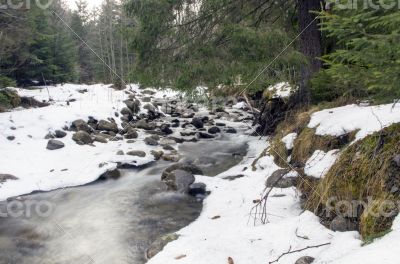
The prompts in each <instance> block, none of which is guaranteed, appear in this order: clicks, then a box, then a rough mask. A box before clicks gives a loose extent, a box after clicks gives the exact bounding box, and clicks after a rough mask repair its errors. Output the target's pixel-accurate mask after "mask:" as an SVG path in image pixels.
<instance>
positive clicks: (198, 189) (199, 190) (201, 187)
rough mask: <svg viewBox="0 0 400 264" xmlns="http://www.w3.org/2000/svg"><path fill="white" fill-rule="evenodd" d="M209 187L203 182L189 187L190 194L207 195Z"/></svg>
mask: <svg viewBox="0 0 400 264" xmlns="http://www.w3.org/2000/svg"><path fill="white" fill-rule="evenodd" d="M206 189H207V186H206V185H205V184H204V183H202V182H196V183H193V184H191V185H190V186H189V192H188V193H189V194H190V195H192V196H196V195H206V193H207V191H206Z"/></svg>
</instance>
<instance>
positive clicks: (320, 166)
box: [304, 149, 339, 178]
mask: <svg viewBox="0 0 400 264" xmlns="http://www.w3.org/2000/svg"><path fill="white" fill-rule="evenodd" d="M338 156H339V150H337V149H334V150H331V151H328V153H325V152H324V151H322V150H316V151H315V152H314V154H313V155H312V156H311V158H309V159H308V161H307V162H306V165H305V167H304V172H305V173H306V174H307V175H308V176H311V177H315V178H323V177H324V176H325V175H326V174H327V173H328V171H329V169H330V168H331V167H332V166H333V164H334V163H335V161H336V159H337V158H338Z"/></svg>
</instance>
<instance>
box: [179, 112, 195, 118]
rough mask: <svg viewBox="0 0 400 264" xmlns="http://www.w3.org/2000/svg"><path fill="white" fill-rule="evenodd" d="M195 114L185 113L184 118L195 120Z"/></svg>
mask: <svg viewBox="0 0 400 264" xmlns="http://www.w3.org/2000/svg"><path fill="white" fill-rule="evenodd" d="M194 115H195V113H183V115H182V117H183V118H193V117H194Z"/></svg>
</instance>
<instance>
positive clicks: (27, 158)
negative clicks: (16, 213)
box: [0, 84, 176, 200]
mask: <svg viewBox="0 0 400 264" xmlns="http://www.w3.org/2000/svg"><path fill="white" fill-rule="evenodd" d="M132 89H133V90H134V91H136V92H139V89H138V87H137V86H135V85H133V86H132ZM16 90H17V91H18V93H19V94H20V95H21V96H31V97H34V98H35V99H37V100H39V101H42V100H46V101H47V100H48V99H49V93H50V97H51V98H52V99H53V100H54V102H53V103H52V104H51V105H50V106H48V107H44V108H33V109H22V108H21V109H16V110H14V111H11V112H7V113H0V131H1V136H0V174H11V175H13V176H15V177H17V178H18V180H9V181H6V182H5V183H3V184H0V200H4V199H7V198H8V197H12V196H17V195H21V194H27V193H30V192H32V191H37V190H43V191H48V190H53V189H57V188H63V187H66V186H78V185H82V184H86V183H89V182H92V181H94V180H96V179H97V178H98V177H99V176H100V175H101V174H103V173H104V172H106V171H108V170H112V169H115V168H116V167H117V162H121V163H127V164H132V165H142V164H145V163H148V162H151V161H153V160H154V158H153V156H152V155H151V154H150V151H151V150H152V149H154V147H150V146H147V145H145V144H144V142H143V140H140V139H142V138H143V137H144V136H145V135H144V133H139V138H138V140H136V142H135V143H133V144H126V142H125V143H124V142H123V141H110V142H108V143H107V144H103V143H99V142H95V143H94V145H95V147H94V146H89V145H85V146H80V145H77V144H76V143H75V142H74V141H73V140H72V134H73V132H68V131H66V132H67V133H68V134H67V136H66V137H65V138H62V139H59V140H60V141H62V142H63V143H64V144H65V147H64V148H62V149H59V150H53V151H50V150H47V149H46V146H47V142H48V140H47V139H44V137H45V136H46V135H47V134H48V133H49V132H52V131H55V130H62V128H63V127H64V126H68V127H69V126H70V125H71V123H72V122H73V121H74V120H77V119H84V120H87V119H88V117H89V116H92V117H94V118H96V119H98V120H101V119H105V120H107V118H109V117H113V118H114V119H115V121H116V123H118V124H119V125H120V124H121V121H120V119H119V118H116V117H115V113H116V112H119V111H120V110H121V108H122V107H125V104H124V103H123V101H124V100H126V99H128V94H126V93H125V91H116V90H114V89H110V88H109V85H101V84H98V85H73V84H65V85H63V86H61V85H60V86H56V87H48V91H47V89H38V90H25V89H16ZM84 90H86V91H85V92H83V91H84ZM174 95H176V93H174V92H172V91H165V92H157V93H156V94H155V95H153V96H154V97H155V98H163V97H164V96H169V97H171V96H174ZM71 99H73V100H72V101H73V102H70V103H69V105H67V101H71ZM142 111H143V110H142ZM9 136H14V137H15V140H12V141H10V140H8V139H7V137H9ZM118 150H123V151H124V152H126V151H129V150H144V151H145V152H146V153H147V155H146V157H144V158H140V157H133V156H129V155H122V156H121V155H116V152H117V151H118Z"/></svg>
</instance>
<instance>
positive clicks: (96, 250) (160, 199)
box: [0, 136, 247, 264]
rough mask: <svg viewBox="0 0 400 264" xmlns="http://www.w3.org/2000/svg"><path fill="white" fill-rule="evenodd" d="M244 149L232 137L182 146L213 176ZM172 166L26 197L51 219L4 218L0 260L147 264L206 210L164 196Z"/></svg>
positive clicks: (174, 196) (237, 159)
mask: <svg viewBox="0 0 400 264" xmlns="http://www.w3.org/2000/svg"><path fill="white" fill-rule="evenodd" d="M246 152H247V145H246V143H245V142H238V141H237V140H236V139H235V136H223V137H222V138H220V139H218V140H209V141H201V142H198V143H186V144H183V145H181V147H180V153H181V154H183V156H184V157H186V158H185V160H187V161H191V162H194V163H195V164H196V165H198V166H199V167H200V168H202V169H203V171H204V173H205V174H206V175H209V176H215V175H217V174H219V173H220V172H223V171H225V170H227V169H229V168H230V167H232V166H234V165H236V164H238V163H239V162H240V161H241V160H242V157H243V155H245V154H246ZM169 165H171V163H167V162H162V161H160V162H157V163H153V164H151V165H148V166H147V167H146V168H141V169H130V170H123V171H122V177H121V178H120V179H118V180H110V181H98V182H95V183H92V184H88V185H85V186H81V187H75V188H67V189H62V190H56V191H52V192H48V193H37V194H32V195H28V196H24V197H23V198H22V199H23V200H24V202H27V201H28V202H32V203H34V202H41V201H42V202H43V201H45V202H49V203H51V204H52V206H53V208H54V210H53V211H52V213H51V214H50V216H48V217H40V216H37V215H36V216H35V214H33V215H32V216H31V217H16V218H4V217H0V263H1V264H17V263H18V264H55V263H57V264H59V263H60V264H70V263H71V264H72V263H73V264H90V263H96V264H103V263H104V264H106V263H107V264H110V263H115V264H123V263H131V264H141V263H145V262H146V260H145V257H144V255H145V253H144V252H145V250H146V248H147V247H148V246H149V245H150V244H151V243H152V241H154V240H155V239H157V238H158V237H159V236H161V235H164V234H168V233H171V232H175V231H177V230H179V229H181V228H182V227H184V226H186V225H188V224H189V223H191V222H192V221H194V220H195V219H196V218H197V217H198V215H199V214H200V211H201V209H202V203H201V202H199V201H196V199H194V198H192V197H189V196H187V195H183V194H177V193H173V192H167V191H166V189H165V186H164V184H163V183H161V182H160V175H161V172H162V171H163V169H165V168H166V167H167V166H169ZM2 205H3V206H5V204H4V203H3V204H2Z"/></svg>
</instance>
